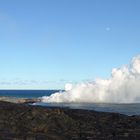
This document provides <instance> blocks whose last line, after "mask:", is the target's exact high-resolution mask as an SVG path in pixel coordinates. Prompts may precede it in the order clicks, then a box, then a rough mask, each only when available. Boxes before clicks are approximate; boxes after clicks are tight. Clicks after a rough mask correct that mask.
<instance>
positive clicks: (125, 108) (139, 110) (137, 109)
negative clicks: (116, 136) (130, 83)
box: [0, 90, 140, 116]
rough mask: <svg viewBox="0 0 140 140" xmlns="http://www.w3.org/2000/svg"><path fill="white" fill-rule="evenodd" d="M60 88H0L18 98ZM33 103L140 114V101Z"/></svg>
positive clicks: (35, 96) (50, 92) (38, 96)
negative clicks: (128, 102)
mask: <svg viewBox="0 0 140 140" xmlns="http://www.w3.org/2000/svg"><path fill="white" fill-rule="evenodd" d="M58 91H60V90H0V96H8V97H17V98H40V97H42V96H50V95H51V94H53V93H55V92H58ZM32 105H39V106H52V107H67V108H72V109H88V110H96V111H100V112H115V113H121V114H126V115H130V116H131V115H140V103H131V104H111V103H44V102H39V103H34V104H32Z"/></svg>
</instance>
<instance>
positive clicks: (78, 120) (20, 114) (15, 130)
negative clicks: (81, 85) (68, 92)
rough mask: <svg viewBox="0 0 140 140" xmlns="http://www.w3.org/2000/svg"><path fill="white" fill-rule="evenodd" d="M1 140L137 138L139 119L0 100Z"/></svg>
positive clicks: (139, 126) (139, 129) (139, 135)
mask: <svg viewBox="0 0 140 140" xmlns="http://www.w3.org/2000/svg"><path fill="white" fill-rule="evenodd" d="M0 112H1V113H0V139H4V140H9V139H17V140H23V139H26V140H40V139H41V140H46V139H47V140H94V139H95V140H96V139H104V140H106V139H110V140H112V139H113V140H114V139H116V140H117V139H119V140H121V139H125V140H128V139H129V140H130V139H133V140H136V139H139V137H140V116H138V115H134V116H127V115H122V114H119V113H107V112H97V111H90V110H81V109H69V108H60V107H41V106H30V105H28V104H23V103H11V102H5V101H0Z"/></svg>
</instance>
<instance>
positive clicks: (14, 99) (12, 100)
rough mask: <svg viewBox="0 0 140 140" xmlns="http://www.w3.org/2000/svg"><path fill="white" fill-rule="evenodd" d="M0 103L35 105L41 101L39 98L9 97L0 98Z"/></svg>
mask: <svg viewBox="0 0 140 140" xmlns="http://www.w3.org/2000/svg"><path fill="white" fill-rule="evenodd" d="M0 101H5V102H10V103H17V104H19V103H23V104H28V103H36V102H40V101H41V100H40V99H39V98H17V97H10V96H0Z"/></svg>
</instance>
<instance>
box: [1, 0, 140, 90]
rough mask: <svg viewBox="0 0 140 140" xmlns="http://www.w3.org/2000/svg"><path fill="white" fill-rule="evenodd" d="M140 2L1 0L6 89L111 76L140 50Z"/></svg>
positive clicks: (52, 86) (55, 86) (3, 83)
mask: <svg viewBox="0 0 140 140" xmlns="http://www.w3.org/2000/svg"><path fill="white" fill-rule="evenodd" d="M139 6H140V1H139V0H0V89H58V88H59V89H60V88H64V85H65V83H69V82H71V83H79V82H83V81H88V80H89V81H91V80H94V79H95V78H96V77H101V78H108V77H110V73H111V70H112V68H114V67H120V66H122V65H124V64H128V63H129V61H130V60H131V58H132V57H133V56H136V55H138V54H139V52H140V39H139V37H140V15H139V14H140V8H139Z"/></svg>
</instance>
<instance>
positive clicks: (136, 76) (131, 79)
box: [42, 56, 140, 103]
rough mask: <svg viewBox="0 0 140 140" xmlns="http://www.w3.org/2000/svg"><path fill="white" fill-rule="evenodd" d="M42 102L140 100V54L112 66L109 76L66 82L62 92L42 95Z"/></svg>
mask: <svg viewBox="0 0 140 140" xmlns="http://www.w3.org/2000/svg"><path fill="white" fill-rule="evenodd" d="M42 101H43V102H86V103H93V102H96V103H97V102H103V103H134V102H140V56H137V57H134V58H133V59H132V61H131V63H130V65H125V66H122V67H121V68H118V69H116V68H114V69H113V70H112V74H111V78H110V79H107V80H104V79H96V80H95V81H94V82H93V83H82V84H77V85H71V84H66V90H65V91H64V92H58V93H54V94H52V95H51V96H44V97H42Z"/></svg>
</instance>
